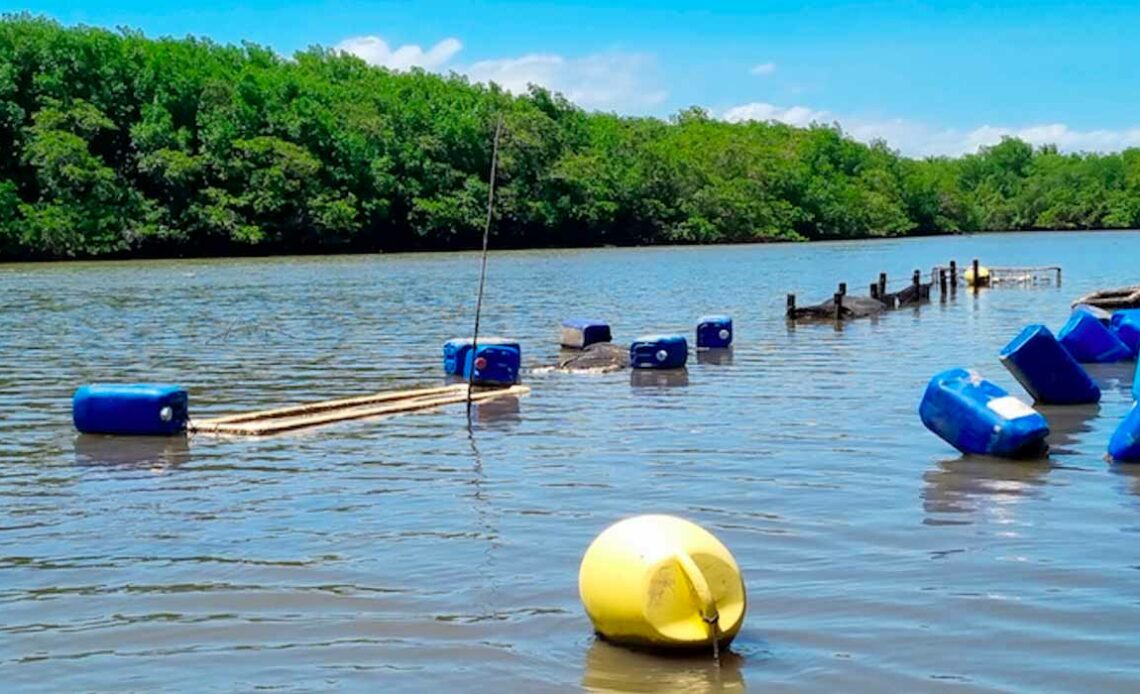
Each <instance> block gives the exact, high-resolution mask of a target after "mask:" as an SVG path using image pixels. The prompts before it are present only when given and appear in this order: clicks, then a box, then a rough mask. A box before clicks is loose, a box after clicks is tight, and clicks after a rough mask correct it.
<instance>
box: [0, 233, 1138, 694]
mask: <svg viewBox="0 0 1140 694" xmlns="http://www.w3.org/2000/svg"><path fill="white" fill-rule="evenodd" d="M973 257H980V258H981V259H982V261H983V263H987V264H991V265H997V266H1006V265H1052V264H1059V265H1062V266H1063V267H1064V284H1063V285H1062V286H1061V287H1059V288H1058V287H1056V286H1038V287H1011V288H995V289H992V290H986V291H983V292H981V293H980V294H978V295H974V294H972V293H970V292H967V291H964V290H962V291H959V292H958V294H957V295H956V296H955V297H953V298H951V299H950V300H948V301H947V302H945V303H942V302H940V301H939V300H938V299H937V298H935V301H934V302H933V303H932V304H929V305H927V306H924V307H922V308H921V309H918V310H912V309H906V310H902V311H898V312H894V313H890V314H887V315H885V316H883V317H882V318H880V319H877V320H864V321H859V322H852V323H849V324H847V325H845V326H843V328H842V329H837V328H836V327H835V326H834V325H830V324H827V325H801V326H797V327H795V328H791V327H789V326H788V325H787V324H786V323H785V321H784V319H783V309H784V303H785V293H786V292H789V291H794V292H796V293H797V294H798V295H799V299H800V302H801V303H807V302H809V301H818V300H822V299H824V298H826V297H828V296H830V295H831V293H832V292H833V291H834V287H835V284H836V283H837V282H839V281H846V282H848V283H849V285H850V287H851V290H850V291H851V293H853V294H864V293H866V287H867V285H868V284H869V283H870V282H871V281H873V279H874V278H875V277H876V276H877V275H878V273H879V271H881V270H885V271H887V272H888V273H890V274H891V276H892V277H893V278H898V279H899V280H901V281H906V280H907V279H908V278H909V277H910V274H911V271H912V270H914V269H916V268H921V269H923V270H924V271H927V272H928V271H929V269H930V267H931V266H933V265H935V264H938V263H945V262H947V261H949V260H950V259H956V260H958V261H959V263H966V262H968V261H969V259H971V258H973ZM1138 263H1140V233H1138V232H1120V233H1085V234H1080V233H1072V234H1070V233H1048V234H1022V235H989V236H974V237H951V238H930V239H908V240H898V241H874V242H856V243H825V244H813V245H771V246H743V247H742V246H735V247H713V248H655V249H601V250H582V251H555V252H549V251H544V252H511V253H495V254H492V256H491V260H490V270H489V280H488V288H487V296H486V301H485V305H484V308H485V315H484V318H483V326H484V327H483V329H484V331H485V332H486V333H499V334H505V335H509V336H513V337H516V338H518V339H519V340H521V342H522V345H523V351H524V366H526V367H528V368H534V367H539V366H541V365H544V364H547V363H549V362H552V361H553V360H554V359H555V356H556V355H557V352H558V347H557V344H556V342H557V336H558V324H559V322H560V320H561V319H562V318H564V317H568V316H598V317H603V318H607V319H609V320H610V321H611V322H612V324H613V329H614V333H615V338H616V339H617V340H618V341H621V342H625V343H628V342H629V341H630V340H632V339H633V338H634V337H636V336H637V335H639V334H642V333H648V332H662V331H679V332H683V333H685V334H686V335H690V336H691V335H692V331H693V329H694V326H695V323H696V318H697V317H698V316H699V315H701V314H704V313H715V312H725V313H729V314H731V315H732V316H733V317H734V318H735V321H736V328H737V337H736V339H737V344H736V348H735V350H734V353H733V355H732V358H731V359H730V360H719V363H701V362H699V361H698V360H697V359H695V358H694V359H691V361H690V365H689V368H688V371H687V375H686V377H685V378H683V379H672V380H661V381H658V380H657V379H653V378H651V379H648V380H637V379H631V376H630V373H629V372H624V373H616V374H608V375H569V374H564V373H534V374H530V373H528V374H527V375H526V376H525V381H526V383H528V384H529V385H530V386H531V387H532V388H533V392H531V393H530V394H529V395H528V396H526V397H524V398H522V399H521V400H516V401H506V402H497V403H493V404H486V405H483V406H480V407H479V408H478V410H477V411H476V415H475V425H474V428H473V431H472V433H471V435H469V434H468V430H467V426H466V421H465V418H464V413H463V408H462V407H461V406H457V407H449V408H444V409H441V410H438V411H435V412H430V413H421V414H415V415H408V416H403V417H398V418H393V419H387V420H382V421H370V422H349V423H344V424H340V425H335V426H331V427H327V428H323V429H319V430H316V431H311V432H307V433H299V434H294V435H286V436H281V437H277V438H266V439H259V440H241V439H229V440H225V439H211V438H205V437H201V436H198V437H193V438H191V439H190V440H188V441H187V440H183V439H174V440H159V441H156V440H149V439H144V440H125V439H118V440H116V439H99V438H88V437H80V436H77V435H76V433H75V432H74V430H73V428H72V425H71V421H70V398H71V394H72V392H73V391H74V389H75V387H76V386H78V385H80V384H83V383H90V382H96V381H157V382H176V383H181V384H183V385H185V386H186V387H187V388H188V389H189V390H190V393H191V410H192V412H193V413H194V414H196V415H197V416H198V417H202V416H206V415H210V414H220V413H226V412H234V411H239V410H243V409H252V408H258V407H270V406H276V405H282V404H289V403H293V402H300V401H305V400H315V399H322V398H329V397H340V396H346V395H351V394H359V393H367V392H372V391H377V390H384V389H391V388H401V387H410V386H414V385H434V384H437V383H440V382H441V381H442V369H441V365H440V345H441V343H442V342H443V341H444V340H445V339H447V338H450V337H453V336H457V335H463V334H467V333H469V331H470V328H471V321H472V312H473V306H474V299H475V297H474V292H475V287H476V283H477V274H478V257H477V255H474V254H469V253H461V254H435V255H397V256H389V255H376V256H354V257H337V258H274V259H255V260H186V261H169V262H125V263H99V264H95V263H90V264H88V263H72V264H46V265H5V266H0V681H2V682H4V690H5V691H25V690H47V691H78V690H84V691H91V690H94V691H107V690H114V691H144V690H145V691H154V690H179V691H186V690H194V691H200V690H226V691H249V690H254V689H271V690H283V691H314V690H346V689H350V690H356V689H370V690H381V691H455V690H463V691H465V692H469V693H470V692H483V691H487V692H502V691H527V692H547V691H550V692H559V691H580V690H583V689H588V690H599V691H604V690H612V691H690V692H700V691H741V690H744V689H753V690H767V689H776V690H797V691H828V692H831V691H887V690H895V691H954V692H964V691H995V690H997V691H1026V692H1039V691H1097V692H1103V691H1137V690H1140V650H1138V649H1140V571H1138V570H1140V471H1138V470H1136V469H1134V468H1129V467H1126V466H1120V467H1113V466H1110V465H1108V464H1107V463H1106V462H1105V461H1104V453H1105V447H1106V445H1107V442H1108V439H1109V436H1110V435H1111V432H1112V430H1113V429H1114V428H1115V426H1116V424H1117V422H1119V420H1120V419H1121V418H1122V417H1123V415H1124V413H1125V411H1126V409H1127V407H1128V406H1129V403H1130V401H1131V396H1130V395H1129V387H1130V384H1131V379H1132V374H1133V368H1134V366H1133V365H1132V364H1126V365H1113V366H1102V367H1098V368H1096V369H1093V370H1092V373H1093V374H1094V376H1095V377H1096V378H1097V379H1098V381H1099V382H1100V384H1101V385H1102V387H1103V389H1104V393H1105V396H1104V400H1103V402H1102V403H1101V405H1100V406H1099V407H1092V408H1088V407H1084V408H1068V409H1057V408H1052V409H1046V410H1045V414H1046V416H1047V417H1048V418H1049V420H1050V424H1051V426H1052V429H1053V434H1052V437H1051V443H1052V446H1053V454H1052V457H1051V458H1050V459H1049V460H1047V461H1042V462H1029V463H1013V462H1003V461H997V460H989V459H964V458H962V457H961V456H959V455H958V454H957V453H956V452H955V451H954V450H953V449H951V448H949V447H948V446H947V445H946V444H944V443H943V442H941V441H940V440H939V439H937V438H936V437H934V436H933V435H932V434H930V433H928V432H927V431H926V430H925V429H924V428H923V426H922V424H921V423H920V422H919V419H918V416H917V413H916V408H917V406H918V401H919V398H920V396H921V393H922V390H923V388H924V386H925V384H926V382H927V380H928V379H929V378H930V376H931V375H933V374H934V373H935V372H937V371H939V370H942V369H944V368H949V367H953V366H965V367H972V368H977V369H979V370H981V371H982V372H983V374H985V375H987V376H989V377H990V378H992V379H993V380H995V381H997V382H998V383H999V384H1002V385H1004V386H1006V387H1007V388H1010V389H1011V390H1012V391H1013V392H1014V393H1015V394H1019V395H1021V394H1022V391H1021V390H1020V389H1019V388H1017V386H1016V383H1015V382H1014V381H1013V379H1012V377H1011V376H1009V375H1008V374H1007V373H1006V372H1005V371H1004V369H1002V367H1001V366H1000V364H999V362H998V360H997V352H998V350H999V349H1000V348H1001V347H1002V346H1003V345H1004V344H1005V343H1006V342H1007V341H1008V340H1009V339H1011V338H1012V337H1013V336H1014V335H1015V334H1016V333H1017V332H1018V331H1019V330H1020V329H1021V328H1022V327H1023V325H1025V324H1027V323H1030V322H1044V323H1046V324H1048V325H1050V326H1051V327H1052V328H1053V329H1054V330H1056V329H1058V328H1059V327H1060V326H1061V324H1062V323H1063V322H1064V320H1065V318H1066V316H1067V314H1068V310H1069V309H1068V307H1069V303H1070V301H1071V300H1072V299H1074V298H1076V297H1077V296H1079V295H1080V294H1083V293H1085V292H1086V291H1089V290H1092V289H1095V288H1100V287H1104V286H1112V285H1118V284H1128V283H1137V282H1140V269H1138V267H1140V265H1138ZM896 288H897V287H896ZM1137 467H1138V468H1140V466H1137ZM650 512H652V513H671V514H677V515H681V516H684V517H686V518H689V519H692V520H694V521H696V522H698V523H700V524H702V525H704V526H705V527H707V528H709V529H710V530H711V531H713V532H714V533H715V534H716V535H717V536H718V537H720V538H721V540H722V541H723V542H724V543H725V544H726V545H727V546H728V547H729V548H730V549H731V550H732V552H733V553H734V554H735V556H736V558H737V560H738V561H739V563H740V565H741V568H742V570H743V573H744V578H745V581H746V584H747V590H748V597H749V611H748V616H747V619H746V621H745V625H744V628H743V630H742V631H741V633H740V636H739V637H738V638H737V640H736V641H735V643H734V644H733V645H732V648H731V652H730V653H728V654H725V656H724V657H723V660H722V663H721V666H720V668H716V667H714V665H713V663H712V661H711V657H710V658H705V657H701V658H690V659H668V658H658V657H653V656H648V655H644V654H639V653H632V652H628V651H625V650H623V649H621V648H616V647H613V646H610V645H607V644H605V643H602V642H599V641H597V640H596V638H595V637H594V635H593V633H592V632H591V628H590V623H589V620H588V619H587V618H586V616H585V614H584V612H583V610H582V608H581V605H580V602H579V599H578V594H577V571H578V563H579V560H580V559H581V556H582V554H583V552H584V551H585V549H586V546H587V545H588V544H589V542H590V540H591V539H592V538H593V537H594V536H595V535H596V534H597V533H599V532H600V531H601V530H602V529H604V528H605V527H606V526H607V525H609V524H610V523H612V522H614V521H616V520H618V519H620V518H623V517H626V516H629V515H633V514H639V513H650ZM1133 543H1137V544H1136V545H1135V546H1134V545H1133Z"/></svg>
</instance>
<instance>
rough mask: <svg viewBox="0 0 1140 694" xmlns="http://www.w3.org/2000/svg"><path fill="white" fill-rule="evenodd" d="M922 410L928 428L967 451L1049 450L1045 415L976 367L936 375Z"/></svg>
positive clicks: (1007, 454)
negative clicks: (988, 379) (986, 377)
mask: <svg viewBox="0 0 1140 694" xmlns="http://www.w3.org/2000/svg"><path fill="white" fill-rule="evenodd" d="M918 412H919V416H920V417H921V418H922V423H923V424H924V425H926V428H927V429H929V430H930V431H932V432H934V433H935V434H937V435H938V436H939V437H940V438H941V439H942V440H943V441H945V442H946V443H948V444H950V445H951V446H953V447H954V448H957V449H958V450H959V451H961V452H962V453H966V454H976V455H992V456H996V457H999V458H1034V457H1041V456H1043V455H1044V454H1045V453H1046V452H1047V451H1048V446H1047V445H1046V443H1045V437H1047V436H1048V435H1049V423H1048V422H1046V421H1045V417H1043V416H1042V415H1041V413H1039V412H1038V411H1037V410H1035V409H1033V408H1032V407H1030V406H1029V405H1027V404H1025V403H1024V402H1022V401H1021V400H1018V399H1017V398H1015V397H1013V396H1012V395H1010V394H1009V393H1008V392H1006V391H1005V390H1004V389H1003V388H1001V387H1000V386H998V385H997V384H995V383H992V382H991V381H987V380H986V379H984V378H982V377H981V376H980V375H979V374H977V373H976V372H973V371H968V370H966V369H950V370H948V371H943V372H942V373H940V374H937V375H935V376H934V378H932V379H931V380H930V383H929V385H927V388H926V392H925V393H924V394H923V397H922V402H921V404H920V405H919V409H918Z"/></svg>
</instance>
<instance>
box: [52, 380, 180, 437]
mask: <svg viewBox="0 0 1140 694" xmlns="http://www.w3.org/2000/svg"><path fill="white" fill-rule="evenodd" d="M189 407H190V399H189V397H188V396H187V394H186V389H185V388H182V387H181V386H175V385H165V384H152V383H120V384H110V383H97V384H94V385H89V386H82V387H80V388H79V389H78V390H76V391H75V397H74V398H72V402H71V414H72V419H73V420H74V422H75V428H76V429H78V430H79V431H80V432H82V433H84V434H109V435H114V436H173V435H175V434H181V433H182V432H184V431H186V423H187V420H188V419H189Z"/></svg>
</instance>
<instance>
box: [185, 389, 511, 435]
mask: <svg viewBox="0 0 1140 694" xmlns="http://www.w3.org/2000/svg"><path fill="white" fill-rule="evenodd" d="M529 392H530V388H528V387H526V386H518V385H516V386H510V387H509V388H487V389H481V388H475V389H473V391H472V393H471V401H472V402H476V403H478V402H484V401H487V400H493V399H496V398H502V397H518V396H520V395H525V394H527V393H529ZM462 402H467V384H464V383H460V384H456V385H450V386H440V387H438V388H420V389H417V390H402V391H389V392H383V393H374V394H372V395H362V396H358V397H353V398H342V399H339V400H323V401H321V402H312V403H307V404H303V405H293V406H291V407H280V408H277V409H272V410H259V411H256V412H245V413H242V414H234V415H228V416H225V417H215V418H212V419H199V420H192V421H191V422H190V424H189V426H188V430H189V431H190V432H192V433H196V434H216V435H223V436H271V435H273V434H282V433H285V432H289V431H296V430H298V429H308V428H311V427H318V426H323V425H326V424H335V423H337V422H347V421H350V420H354V419H366V418H369V417H383V416H390V415H396V414H403V413H406V412H417V411H422V410H431V409H435V408H437V407H443V406H444V405H455V404H458V403H462Z"/></svg>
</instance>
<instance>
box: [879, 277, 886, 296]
mask: <svg viewBox="0 0 1140 694" xmlns="http://www.w3.org/2000/svg"><path fill="white" fill-rule="evenodd" d="M886 295H887V273H885V272H880V273H879V298H880V299H881V298H882V297H884V296H886Z"/></svg>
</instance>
